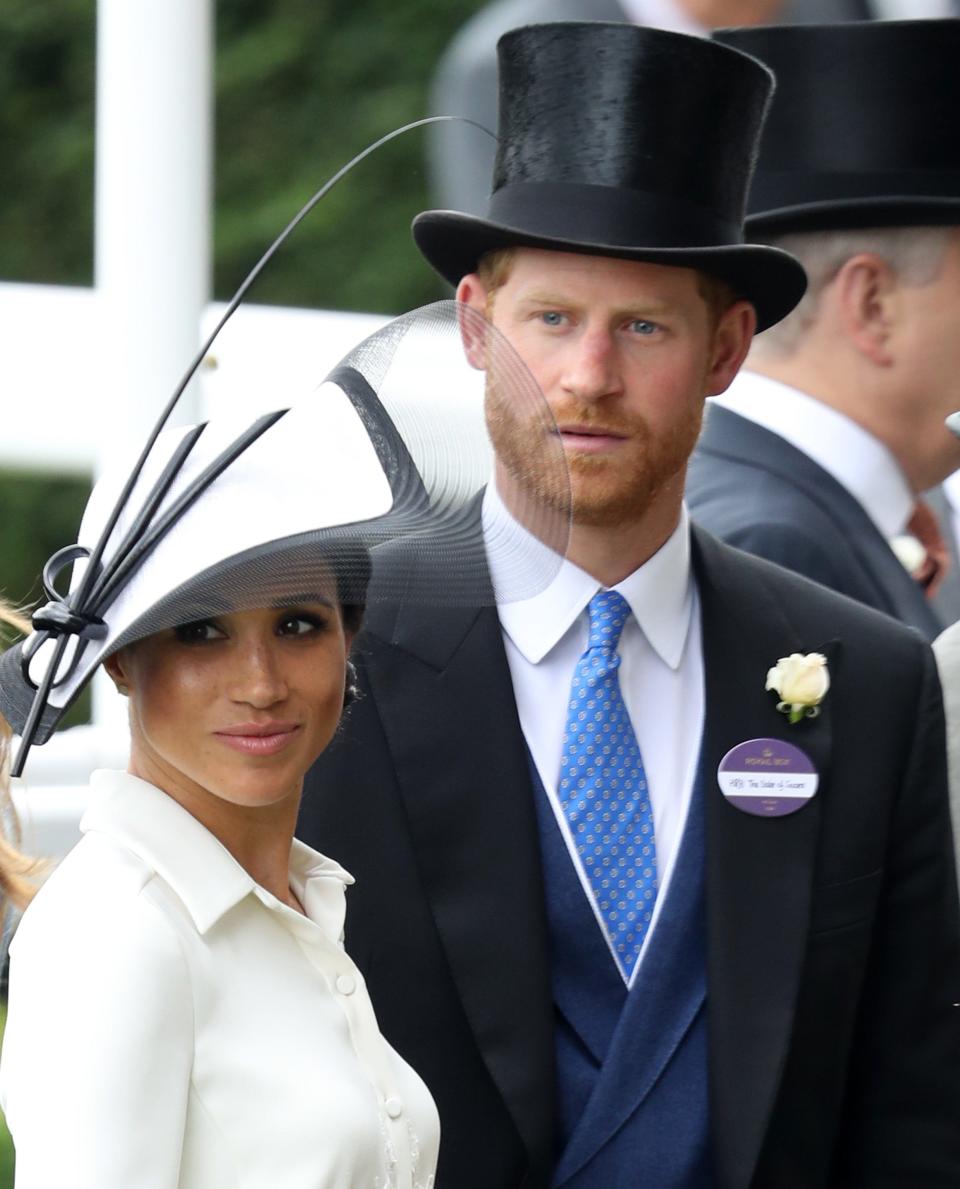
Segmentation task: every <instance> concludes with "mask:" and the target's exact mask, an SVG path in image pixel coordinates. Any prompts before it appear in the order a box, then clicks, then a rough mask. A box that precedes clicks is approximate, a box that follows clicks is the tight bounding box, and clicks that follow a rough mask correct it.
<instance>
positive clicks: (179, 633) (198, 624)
mask: <svg viewBox="0 0 960 1189" xmlns="http://www.w3.org/2000/svg"><path fill="white" fill-rule="evenodd" d="M173 631H174V635H175V636H176V637H177V639H178V640H179V641H180V643H181V644H203V643H205V642H206V641H208V640H221V639H222V638H223V632H222V631H221V630H220V628H218V627H217V625H216V624H215V623H213V622H211V620H209V619H198V620H195V621H194V622H193V623H181V624H180V625H179V626H177V627H175V628H174V629H173Z"/></svg>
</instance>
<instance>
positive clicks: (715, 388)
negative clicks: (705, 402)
mask: <svg viewBox="0 0 960 1189" xmlns="http://www.w3.org/2000/svg"><path fill="white" fill-rule="evenodd" d="M756 329H757V312H756V310H755V309H754V308H753V306H752V305H751V304H750V302H749V301H735V302H734V303H733V305H732V306H730V307H729V308H728V309H726V310H724V312H723V313H722V314H721V315H720V318H719V320H718V321H717V327H716V330H715V331H714V332H713V347H712V350H711V356H710V364H709V367H708V369H707V383H706V390H707V395H708V396H719V395H720V393H721V392H726V390H727V389H728V388H729V387H730V385H731V384H732V383H733V378H734V376H736V374H737V372H738V371H739V370H740V368H741V366H742V364H743V361H744V360H745V359H746V357H747V352H748V351H749V350H750V344H751V343H752V342H753V335H754V331H755V330H756Z"/></svg>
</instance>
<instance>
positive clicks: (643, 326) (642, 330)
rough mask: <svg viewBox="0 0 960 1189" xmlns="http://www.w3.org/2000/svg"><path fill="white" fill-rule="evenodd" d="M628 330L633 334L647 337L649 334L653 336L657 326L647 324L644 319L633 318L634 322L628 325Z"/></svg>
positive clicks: (653, 323) (652, 323) (651, 323)
mask: <svg viewBox="0 0 960 1189" xmlns="http://www.w3.org/2000/svg"><path fill="white" fill-rule="evenodd" d="M630 329H631V330H632V331H633V332H634V333H635V334H641V335H644V336H645V337H647V336H649V335H651V334H655V333H656V331H657V330H658V329H659V327H658V326H657V324H656V322H648V321H647V320H646V318H634V320H633V321H632V322H631V323H630Z"/></svg>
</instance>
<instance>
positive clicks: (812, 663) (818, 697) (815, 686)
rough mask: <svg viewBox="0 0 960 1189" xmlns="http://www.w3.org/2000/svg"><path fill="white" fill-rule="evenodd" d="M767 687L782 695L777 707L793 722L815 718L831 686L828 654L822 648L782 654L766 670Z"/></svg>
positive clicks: (778, 695)
mask: <svg viewBox="0 0 960 1189" xmlns="http://www.w3.org/2000/svg"><path fill="white" fill-rule="evenodd" d="M766 688H767V689H772V690H773V691H774V693H776V695H777V697H778V698H779V699H780V701H779V702H778V703H777V709H778V710H779V711H781V713H783V714H786V715H787V716H788V717H789V719H790V721H791V722H799V721H800V720H801V719H802V718H816V716H817V715H818V714H819V713H820V703H821V702H822V701H823V699H824V697H825V696H826V693H827V690H828V689H829V688H830V674H829V672H828V671H827V658H826V657H825V656H823V655H822V654H821V653H819V652H808V653H807V654H806V656H804V654H803V653H801V652H794V653H791V655H790V656H782V657H781V658H780V659H779V660H778V661H777V663H776V664H775V665H774V666H773V668H772V669H771V670H770V671H769V672H768V673H767V684H766Z"/></svg>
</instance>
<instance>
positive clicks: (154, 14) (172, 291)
mask: <svg viewBox="0 0 960 1189" xmlns="http://www.w3.org/2000/svg"><path fill="white" fill-rule="evenodd" d="M212 54H213V9H212V3H211V0H98V5H97V123H96V226H95V244H96V253H95V285H96V289H97V295H98V301H99V303H100V306H101V308H100V317H101V326H102V328H103V329H102V340H101V352H100V356H101V359H102V360H103V373H102V388H101V393H102V395H101V399H100V403H99V408H97V409H96V410H94V409H91V410H90V412H91V415H92V416H96V418H97V423H98V431H99V433H98V441H99V457H98V464H97V469H98V471H99V470H100V469H102V468H103V466H104V465H106V464H107V463H108V462H109V461H110V460H115V459H116V458H117V456H118V454H120V453H123V454H129V453H130V452H131V451H133V450H135V449H136V448H137V447H139V446H140V445H141V444H142V443H143V441H144V439H145V438H146V435H147V433H148V431H149V429H150V427H151V426H152V424H153V422H154V420H155V418H156V416H157V414H158V413H159V411H160V409H161V408H162V407H163V405H164V404H165V402H166V400H167V399H168V397H169V395H170V393H171V392H172V391H173V388H174V386H175V385H176V383H177V381H178V380H179V378H180V376H181V374H182V373H183V371H184V370H185V369H186V367H187V365H188V363H189V361H190V360H191V358H192V357H193V355H194V354H195V352H196V350H197V348H198V346H199V341H200V340H199V326H200V317H201V313H202V311H203V309H204V307H205V305H206V303H207V301H208V300H209V297H210V223H211V158H212V151H211V142H212V101H211V79H212V74H213V62H212ZM193 387H194V390H195V387H196V386H193ZM197 408H198V400H197V397H196V395H195V391H191V390H188V391H187V393H185V394H184V397H183V399H182V401H181V413H180V415H179V417H178V418H176V420H193V419H194V418H195V416H196V413H197ZM115 702H116V699H115V697H114V695H113V694H112V692H111V693H110V696H109V697H105V696H103V693H102V685H101V686H100V689H99V690H98V689H97V688H96V687H95V691H94V706H95V720H96V721H98V722H99V721H103V720H104V719H105V718H106V719H107V720H108V721H115V716H116V711H115V709H114V706H115Z"/></svg>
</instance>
